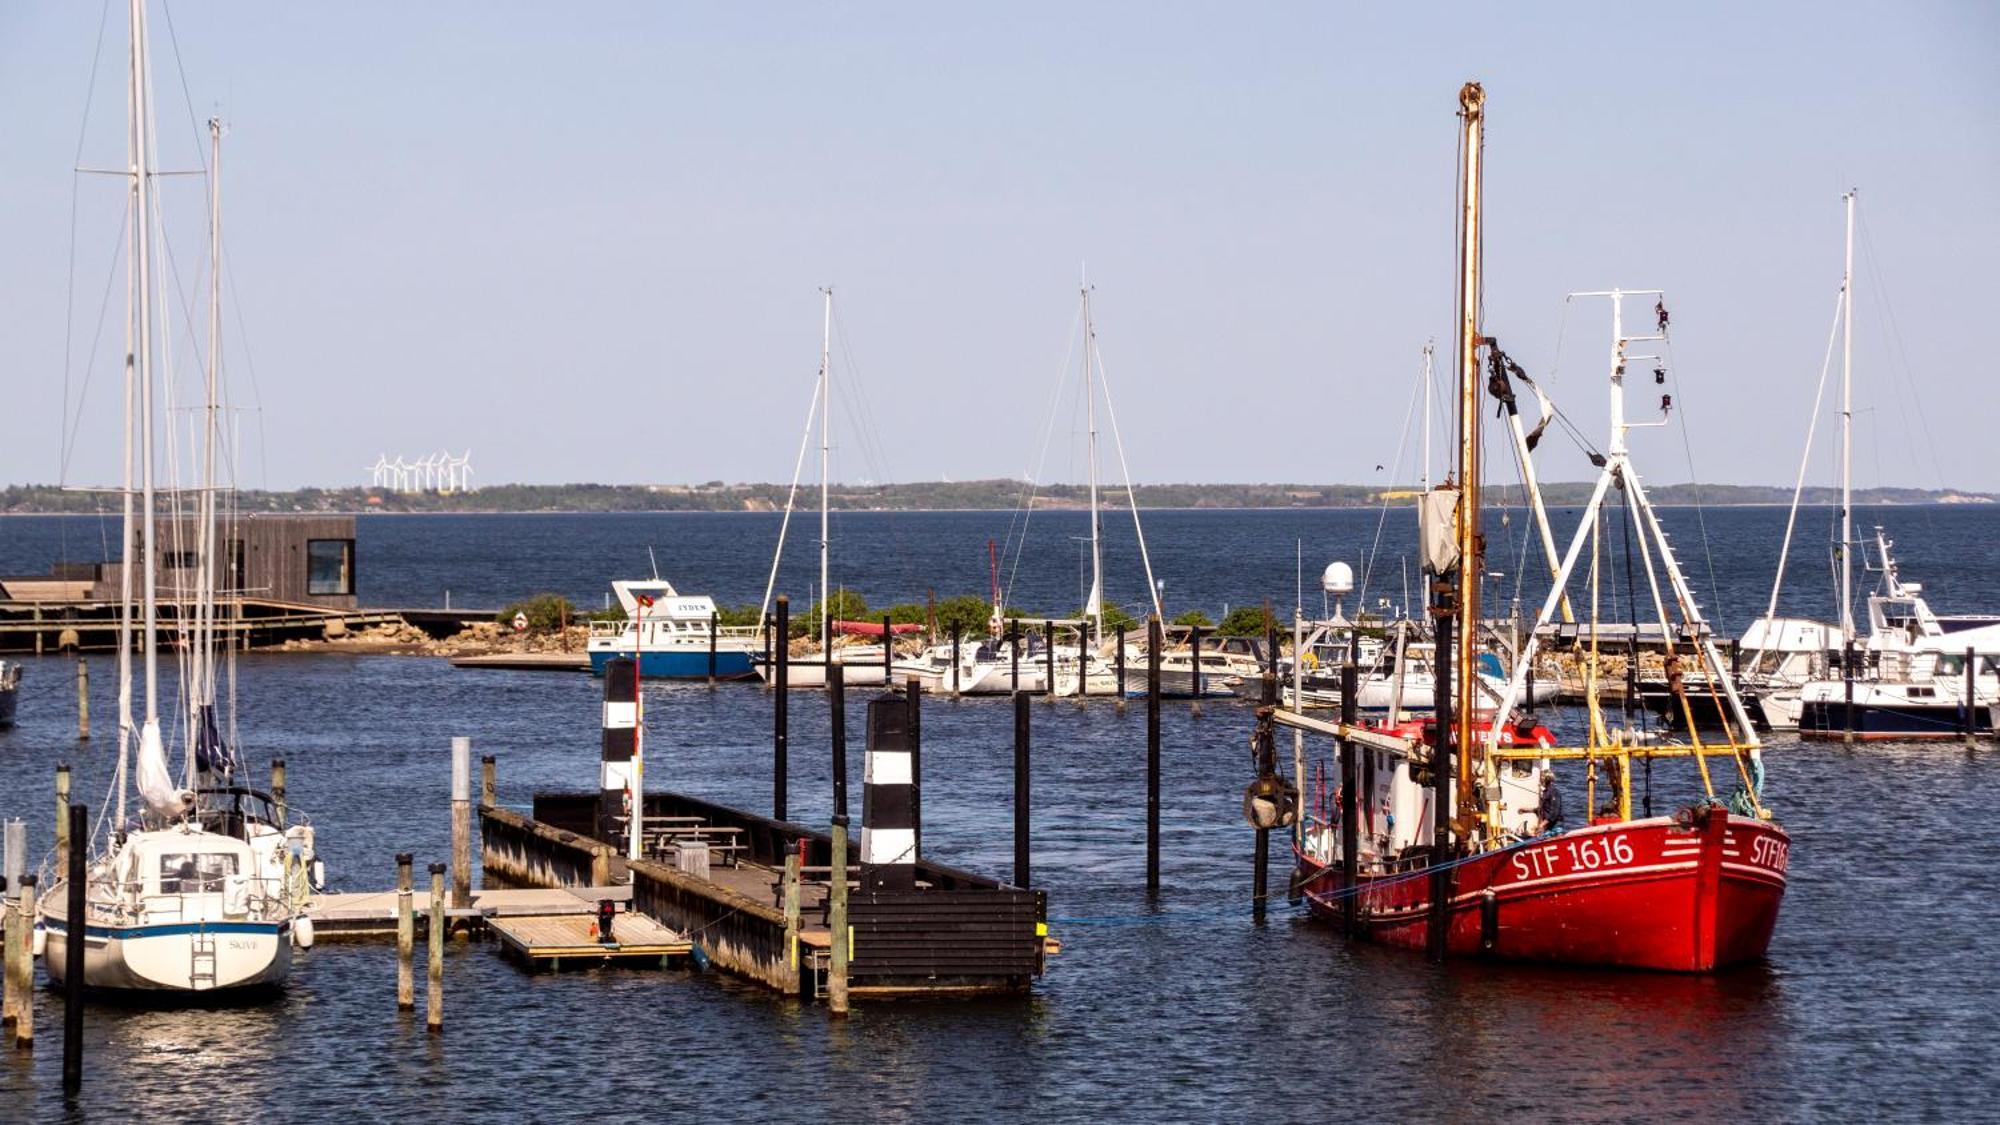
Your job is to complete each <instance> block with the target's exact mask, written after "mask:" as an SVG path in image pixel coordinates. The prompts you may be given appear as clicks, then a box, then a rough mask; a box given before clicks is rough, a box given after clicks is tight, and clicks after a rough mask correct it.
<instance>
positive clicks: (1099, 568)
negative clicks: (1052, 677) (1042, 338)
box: [1082, 282, 1104, 640]
mask: <svg viewBox="0 0 2000 1125" xmlns="http://www.w3.org/2000/svg"><path fill="white" fill-rule="evenodd" d="M1082 288H1083V401H1084V416H1085V418H1086V420H1087V421H1088V423H1089V426H1090V602H1089V604H1088V605H1086V606H1084V610H1083V611H1084V612H1085V613H1087V614H1089V615H1090V619H1091V626H1092V630H1091V639H1092V640H1097V639H1099V638H1102V637H1103V636H1104V551H1103V545H1102V543H1101V541H1100V537H1099V534H1098V532H1099V523H1100V521H1099V519H1098V514H1097V387H1096V384H1095V382H1094V380H1092V378H1091V366H1090V353H1091V348H1092V345H1093V344H1094V343H1095V342H1096V337H1097V332H1096V329H1095V328H1094V327H1093V326H1092V325H1091V323H1090V284H1089V283H1088V282H1085V283H1084V284H1083V286H1082Z"/></svg>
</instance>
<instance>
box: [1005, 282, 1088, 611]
mask: <svg viewBox="0 0 2000 1125" xmlns="http://www.w3.org/2000/svg"><path fill="white" fill-rule="evenodd" d="M1082 322H1083V303H1082V302H1080V301H1079V302H1078V303H1077V307H1076V313H1075V314H1074V315H1073V316H1072V318H1071V319H1070V325H1069V335H1068V336H1067V337H1065V339H1064V341H1063V357H1062V362H1061V363H1060V364H1058V365H1057V367H1056V381H1055V384H1054V385H1053V386H1051V387H1050V388H1049V406H1048V410H1047V412H1046V414H1045V415H1044V417H1043V420H1042V441H1041V446H1040V448H1039V449H1038V450H1037V451H1036V454H1035V460H1034V463H1033V465H1032V467H1031V468H1030V469H1029V471H1028V472H1027V474H1026V475H1025V477H1024V479H1023V480H1022V482H1021V492H1020V494H1019V495H1020V498H1019V500H1017V501H1016V503H1015V505H1014V514H1013V515H1012V516H1009V517H1008V518H1007V535H1006V538H1005V539H1004V540H1002V542H1001V549H1000V553H1001V557H1002V558H1009V556H1010V552H1011V559H1010V561H1009V563H1008V566H1007V582H1006V584H1005V585H1003V586H1002V587H1001V588H1000V600H1001V602H1002V603H1007V602H1011V601H1013V600H1014V581H1015V579H1016V578H1017V577H1018V576H1019V574H1020V571H1021V558H1022V556H1023V555H1025V554H1027V550H1028V525H1029V523H1030V522H1032V520H1033V517H1034V511H1035V497H1036V496H1037V495H1039V494H1040V492H1041V477H1042V468H1043V466H1044V465H1045V464H1046V463H1047V461H1048V457H1049V444H1050V442H1052V441H1053V440H1054V438H1055V429H1056V412H1057V411H1058V410H1060V409H1061V408H1062V393H1063V388H1064V387H1066V386H1067V385H1068V384H1069V365H1070V360H1072V359H1073V358H1075V356H1076V337H1077V331H1078V328H1079V326H1080V325H1081V324H1082ZM1017 521H1018V523H1019V525H1020V534H1019V537H1018V538H1017V537H1016V535H1015V530H1014V529H1015V524H1016V522H1017ZM993 608H994V611H995V612H996V613H997V612H1000V611H1001V610H1002V609H1003V608H1004V606H995V607H993Z"/></svg>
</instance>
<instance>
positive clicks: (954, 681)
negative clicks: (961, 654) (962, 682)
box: [951, 625, 963, 697]
mask: <svg viewBox="0 0 2000 1125" xmlns="http://www.w3.org/2000/svg"><path fill="white" fill-rule="evenodd" d="M961 667H963V665H961V664H960V663H959V662H958V626H956V625H953V626H952V627H951V694H952V695H953V696H954V697H955V696H957V695H958V688H959V683H958V673H959V669H960V668H961Z"/></svg>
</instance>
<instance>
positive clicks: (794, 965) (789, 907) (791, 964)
mask: <svg viewBox="0 0 2000 1125" xmlns="http://www.w3.org/2000/svg"><path fill="white" fill-rule="evenodd" d="M801 842H802V843H803V841H801ZM781 890H782V891H783V893H784V902H785V967H786V968H787V969H788V970H790V972H791V974H792V990H793V991H795V992H796V991H799V979H800V974H799V853H798V851H797V850H796V849H794V848H790V847H787V848H786V849H785V874H784V879H783V883H782V886H781Z"/></svg>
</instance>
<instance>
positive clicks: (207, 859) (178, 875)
mask: <svg viewBox="0 0 2000 1125" xmlns="http://www.w3.org/2000/svg"><path fill="white" fill-rule="evenodd" d="M234 874H236V853H234V852H165V853H162V854H161V856H160V893H161V894H163V895H174V894H211V893H219V892H220V891H221V890H222V884H223V881H224V880H226V879H228V878H229V876H231V875H234Z"/></svg>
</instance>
